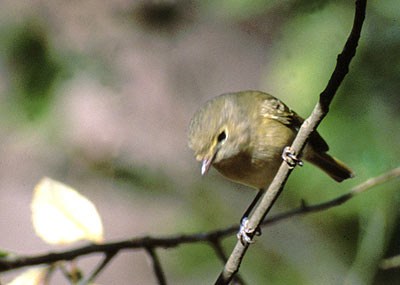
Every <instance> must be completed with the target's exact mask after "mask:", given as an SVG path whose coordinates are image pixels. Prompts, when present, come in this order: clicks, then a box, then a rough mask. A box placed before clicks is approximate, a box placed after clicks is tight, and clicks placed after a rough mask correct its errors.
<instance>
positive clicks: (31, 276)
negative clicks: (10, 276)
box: [7, 267, 48, 285]
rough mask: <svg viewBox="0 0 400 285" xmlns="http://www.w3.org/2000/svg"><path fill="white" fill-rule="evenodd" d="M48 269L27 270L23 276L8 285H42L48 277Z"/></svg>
mask: <svg viewBox="0 0 400 285" xmlns="http://www.w3.org/2000/svg"><path fill="white" fill-rule="evenodd" d="M47 270H48V268H47V267H45V268H44V267H41V268H33V269H29V270H26V271H25V272H23V273H22V274H20V275H18V276H17V277H15V279H14V280H13V281H11V282H10V283H7V285H39V284H42V281H43V279H44V278H45V277H46V273H47Z"/></svg>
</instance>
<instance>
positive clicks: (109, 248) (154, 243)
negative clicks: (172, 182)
mask: <svg viewBox="0 0 400 285" xmlns="http://www.w3.org/2000/svg"><path fill="white" fill-rule="evenodd" d="M398 177H400V167H397V168H395V169H392V170H390V171H388V172H386V173H384V174H382V175H379V176H377V177H374V178H370V179H368V180H367V181H365V182H363V183H361V184H359V185H357V186H355V187H354V188H352V189H351V190H350V191H349V192H348V193H346V194H343V195H341V196H339V197H337V198H335V199H333V200H329V201H326V202H323V203H319V204H314V205H305V204H303V205H302V206H300V207H299V208H297V209H294V210H291V211H289V212H285V213H282V214H278V215H276V216H273V217H271V218H269V219H267V220H265V221H264V222H263V225H264V226H265V225H271V224H276V223H277V222H280V221H283V220H286V219H290V218H293V217H294V216H300V215H305V214H309V213H316V212H319V211H323V210H327V209H329V208H333V207H336V206H339V205H341V204H343V203H344V202H346V201H348V200H349V199H350V198H353V197H355V196H357V195H358V194H361V193H363V192H365V191H367V190H369V189H371V188H373V187H375V186H377V185H380V184H383V183H386V182H389V181H391V180H393V179H395V178H398ZM237 230H238V226H230V227H228V228H225V229H219V230H214V231H209V232H205V233H195V234H187V235H174V236H168V237H160V238H156V237H137V238H133V239H129V240H123V241H116V242H109V243H104V244H90V245H86V246H83V247H79V248H75V249H70V250H67V251H62V252H53V253H47V254H41V255H34V256H18V255H15V254H13V255H9V256H5V257H2V258H0V272H5V271H10V270H13V269H17V268H21V267H26V266H33V265H39V264H52V263H55V262H57V261H68V260H73V259H75V258H77V257H81V256H84V255H89V254H94V253H103V254H106V255H107V254H108V253H109V254H111V253H113V252H118V251H120V250H124V249H131V250H132V249H143V248H148V247H153V248H160V247H161V248H172V247H176V246H179V245H183V244H190V243H198V242H207V243H210V241H212V240H219V239H223V238H226V237H229V236H231V235H232V234H235V233H236V232H237Z"/></svg>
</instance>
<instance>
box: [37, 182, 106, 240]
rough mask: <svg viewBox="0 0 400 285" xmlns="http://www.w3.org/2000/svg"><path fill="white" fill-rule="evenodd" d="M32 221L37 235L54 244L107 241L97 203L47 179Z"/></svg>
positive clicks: (38, 194)
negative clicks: (104, 237) (104, 239)
mask: <svg viewBox="0 0 400 285" xmlns="http://www.w3.org/2000/svg"><path fill="white" fill-rule="evenodd" d="M32 221H33V227H34V229H35V231H36V234H37V235H38V236H39V237H40V238H42V239H43V240H44V241H46V242H47V243H50V244H69V243H72V242H75V241H78V240H90V241H92V242H97V243H98V242H101V241H102V240H103V225H102V222H101V218H100V216H99V214H98V212H97V210H96V207H95V206H94V205H93V203H92V202H90V201H89V200H88V199H87V198H86V197H84V196H82V195H81V194H79V193H78V192H77V191H76V190H74V189H72V188H71V187H69V186H67V185H65V184H63V183H61V182H58V181H55V180H52V179H50V178H47V177H46V178H43V179H42V180H41V181H40V182H39V183H38V184H37V185H36V187H35V190H34V194H33V200H32Z"/></svg>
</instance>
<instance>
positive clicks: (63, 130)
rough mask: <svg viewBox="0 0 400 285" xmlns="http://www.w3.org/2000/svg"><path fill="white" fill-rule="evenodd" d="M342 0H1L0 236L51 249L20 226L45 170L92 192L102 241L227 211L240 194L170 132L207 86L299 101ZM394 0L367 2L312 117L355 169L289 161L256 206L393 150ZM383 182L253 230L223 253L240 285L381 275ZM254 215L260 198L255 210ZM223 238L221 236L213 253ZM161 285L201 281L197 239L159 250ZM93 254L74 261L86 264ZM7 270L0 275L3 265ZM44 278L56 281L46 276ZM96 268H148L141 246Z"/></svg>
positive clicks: (336, 28) (324, 57)
mask: <svg viewBox="0 0 400 285" xmlns="http://www.w3.org/2000/svg"><path fill="white" fill-rule="evenodd" d="M353 12H354V3H353V1H347V0H346V1H345V0H343V1H326V0H316V1H306V0H286V1H266V0H264V1H263V0H257V1H254V0H252V1H249V0H241V1H240V0H222V1H198V0H192V1H178V0H176V1H173V0H171V1H167V0H165V1H126V0H115V1H93V0H89V1H61V0H53V1H46V0H37V1H11V0H2V1H1V3H0V157H1V159H0V229H1V235H0V248H1V249H3V250H6V251H13V252H16V253H19V254H37V253H45V252H48V251H50V250H64V249H67V248H68V247H67V248H64V247H53V246H49V245H47V244H45V243H44V242H43V241H41V240H40V239H39V238H38V237H36V235H35V233H34V230H33V228H32V225H31V217H30V215H31V212H30V200H31V198H32V190H33V188H34V186H35V184H36V183H37V182H38V181H39V180H40V179H41V178H42V177H43V176H49V177H52V178H53V179H57V180H59V181H62V182H64V183H66V184H68V185H70V186H72V187H74V188H75V189H77V190H78V191H79V192H80V193H82V194H84V195H86V196H87V197H88V198H89V199H90V200H91V201H93V202H94V203H95V204H96V206H97V208H98V210H99V212H100V214H101V216H102V218H103V222H104V227H105V236H106V240H107V241H111V240H116V239H126V238H130V237H136V236H141V235H145V234H148V235H152V236H164V235H172V234H178V233H194V232H204V231H208V230H212V229H217V228H223V227H226V226H229V225H232V224H235V223H238V221H239V219H240V217H241V215H242V213H243V211H244V210H245V209H246V207H247V205H248V204H249V203H250V201H251V200H252V199H253V197H254V195H255V192H254V191H253V190H248V189H247V188H246V187H242V186H239V185H236V184H233V183H231V182H229V181H227V180H225V179H223V178H222V177H221V176H220V175H219V174H218V173H217V172H216V171H215V170H212V171H211V172H210V173H209V175H208V176H206V177H200V166H199V164H198V163H197V162H196V161H195V160H194V158H193V156H192V153H191V151H190V150H189V149H188V147H187V145H186V132H187V126H188V123H189V121H190V118H191V116H192V115H193V113H194V112H195V110H196V109H197V108H198V107H199V106H200V105H201V104H202V103H204V102H205V101H206V100H207V99H210V98H212V97H214V96H216V95H219V94H221V93H225V92H230V91H239V90H246V89H257V90H263V91H266V92H269V93H271V94H274V95H275V96H277V97H279V98H280V99H282V100H283V101H284V102H285V103H287V104H288V105H289V106H291V107H292V108H293V109H295V110H296V111H297V112H298V113H299V114H300V115H302V116H304V117H305V116H307V115H309V113H310V112H311V110H312V108H313V106H314V104H315V102H316V100H317V98H318V95H319V93H320V92H321V91H322V90H323V88H324V87H325V85H326V83H327V80H328V78H329V76H330V74H331V72H332V70H333V68H334V66H335V62H336V56H337V54H338V53H339V52H340V51H341V49H342V47H343V45H344V43H345V41H346V39H347V35H348V34H349V31H350V28H351V25H352V21H353ZM399 19H400V9H399V4H398V1H396V0H387V1H369V3H368V7H367V18H366V22H365V26H364V29H363V32H362V37H361V40H360V45H359V48H358V51H357V55H356V57H355V59H354V60H353V62H352V64H351V68H350V73H349V75H348V76H347V77H346V79H345V81H344V83H343V84H342V86H341V88H340V89H339V92H338V94H337V96H336V98H335V100H334V102H333V105H332V108H331V112H330V113H329V115H328V116H327V118H326V119H325V120H324V121H323V123H322V125H321V126H320V128H319V131H320V133H321V134H322V135H323V136H324V138H325V139H326V140H327V141H328V142H329V144H330V147H331V150H330V153H331V154H333V155H334V156H336V157H338V158H340V159H341V160H343V161H344V162H346V163H347V164H348V165H349V166H350V167H352V168H353V169H354V171H355V172H356V174H357V176H356V178H354V179H352V180H351V181H346V182H343V183H341V184H337V183H335V182H334V181H333V180H331V179H329V178H328V177H327V176H326V175H325V174H323V173H322V172H321V171H319V170H318V169H316V168H314V167H312V166H309V165H305V166H304V167H303V168H301V169H299V168H298V169H296V170H295V171H294V173H293V174H292V175H291V177H290V179H289V182H288V184H287V186H286V188H285V191H284V192H283V194H282V195H281V197H280V199H279V200H278V202H277V204H276V205H275V207H274V209H273V211H272V212H273V213H280V212H283V211H287V210H289V209H292V208H294V207H297V206H299V205H300V201H301V200H302V199H304V200H305V201H306V202H307V203H309V204H312V203H318V202H322V201H326V200H329V199H333V198H334V197H337V196H339V195H341V194H343V193H346V192H347V191H349V189H350V188H351V187H352V186H355V185H357V184H359V183H361V182H363V181H365V180H366V179H368V178H370V177H373V176H376V175H379V174H381V173H383V172H386V171H388V170H390V169H391V168H394V167H397V166H399V161H400V160H399V157H400V148H399V141H400V132H399V131H400V112H399V106H400V99H399V98H400V97H399V90H400V76H399V74H400V23H399ZM399 190H400V189H399V182H398V180H397V181H392V182H389V183H387V184H384V185H382V186H380V187H376V188H375V189H373V190H372V191H369V192H366V193H364V194H362V195H360V196H358V197H357V198H354V199H352V200H350V201H349V202H347V203H346V204H344V205H342V206H340V207H336V208H334V209H330V210H328V211H324V212H321V213H317V214H310V215H306V216H304V217H296V218H293V219H290V220H288V221H284V222H281V223H279V224H276V225H273V226H271V227H268V228H265V229H264V230H263V235H262V237H260V238H259V239H258V241H257V243H256V244H255V245H254V246H252V247H251V248H250V250H249V252H248V254H247V255H246V257H245V260H244V262H243V265H242V267H241V269H240V272H241V274H242V277H243V278H244V280H245V281H247V282H248V284H265V283H266V282H268V284H343V283H346V284H399V282H400V273H399V269H394V270H387V271H383V270H380V269H379V268H378V265H379V263H380V262H381V260H382V258H385V257H390V256H393V255H396V254H400V243H399V237H400V228H399V219H398V217H399V214H400V210H399V205H400V192H399ZM273 213H272V214H273ZM235 241H236V237H234V236H233V237H231V238H229V239H226V240H225V243H224V246H225V247H226V250H227V253H230V252H231V249H232V246H233V245H234V243H235ZM158 253H159V254H160V256H161V263H162V265H163V267H164V270H165V273H166V277H167V280H168V281H169V283H170V284H211V283H213V282H214V280H215V279H216V277H217V276H218V274H219V272H220V270H221V269H222V264H221V263H220V261H219V260H218V259H217V258H216V257H215V255H214V253H213V251H212V250H211V248H209V247H208V246H207V245H204V244H196V245H184V246H180V247H178V248H175V249H169V250H163V249H159V250H158ZM96 260H97V259H96V256H93V257H85V258H82V259H80V260H79V262H78V264H79V265H81V266H82V267H83V268H84V269H85V270H86V269H88V268H91V266H92V265H93V262H95V261H96ZM17 273H18V272H13V273H7V274H3V276H2V281H3V282H5V281H8V280H10V279H11V278H12V277H13V276H15V274H17ZM53 283H54V284H67V283H66V282H65V281H63V279H62V278H61V277H60V276H58V277H56V278H55V279H54V280H53ZM96 283H98V284H120V285H124V284H155V283H156V279H155V278H154V275H153V273H152V269H151V268H150V267H149V264H148V260H147V257H146V256H145V254H144V253H143V252H141V251H137V252H133V251H127V252H124V253H123V254H120V255H119V256H117V257H116V258H114V260H113V261H112V262H111V264H110V265H109V266H108V267H107V268H106V269H105V270H104V271H103V273H102V274H101V275H100V276H99V278H98V280H97V281H96Z"/></svg>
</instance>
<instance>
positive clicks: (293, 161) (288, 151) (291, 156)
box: [282, 146, 303, 169]
mask: <svg viewBox="0 0 400 285" xmlns="http://www.w3.org/2000/svg"><path fill="white" fill-rule="evenodd" d="M282 159H283V160H284V161H286V163H287V164H288V166H289V168H290V169H292V168H294V167H295V166H296V165H299V166H303V161H302V160H301V159H300V158H298V157H297V155H296V153H295V151H294V150H293V148H292V147H290V146H287V147H285V148H284V149H283V152H282Z"/></svg>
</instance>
